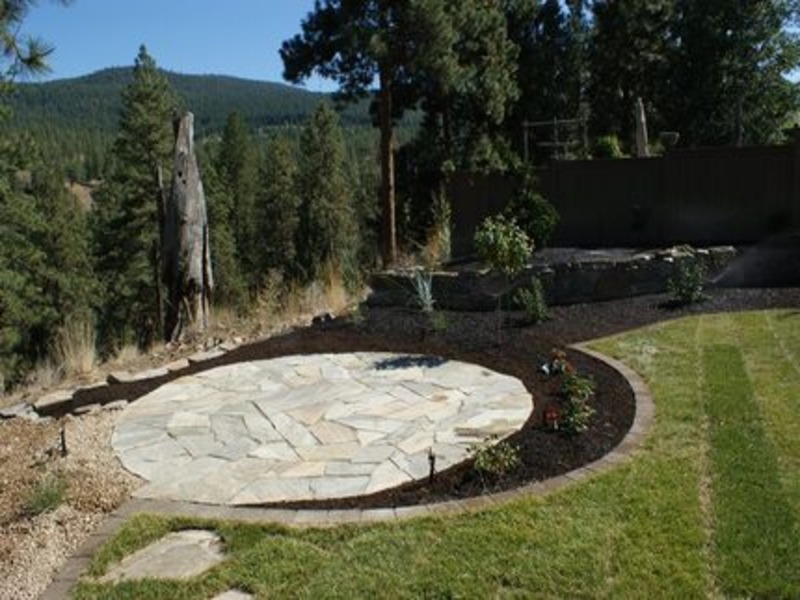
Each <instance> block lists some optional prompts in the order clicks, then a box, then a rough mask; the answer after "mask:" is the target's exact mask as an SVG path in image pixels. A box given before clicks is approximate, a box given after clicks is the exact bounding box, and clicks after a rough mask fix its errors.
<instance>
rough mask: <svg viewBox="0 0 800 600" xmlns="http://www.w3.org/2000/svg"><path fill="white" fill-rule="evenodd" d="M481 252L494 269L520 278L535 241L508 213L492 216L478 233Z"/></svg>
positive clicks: (499, 299)
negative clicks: (532, 240)
mask: <svg viewBox="0 0 800 600" xmlns="http://www.w3.org/2000/svg"><path fill="white" fill-rule="evenodd" d="M475 247H476V249H477V250H478V255H479V256H480V257H481V259H483V260H484V261H485V262H487V263H489V265H490V266H491V267H492V269H495V270H497V271H500V272H501V273H502V274H503V275H505V277H506V279H508V280H509V282H510V280H511V279H512V278H513V277H516V276H517V275H518V274H519V272H520V271H522V269H523V268H525V265H526V264H528V261H529V260H530V259H531V254H532V253H533V242H531V240H530V239H529V238H528V235H527V234H526V233H525V232H524V231H522V229H520V228H519V226H518V225H517V223H516V222H515V221H514V219H510V218H508V217H506V216H504V215H498V216H496V217H488V218H487V219H486V220H485V221H484V222H483V224H481V226H480V227H479V228H478V231H477V232H476V233H475ZM502 301H503V292H502V291H501V292H500V293H498V294H497V343H498V344H499V343H500V337H501V325H502V313H501V312H500V309H501V308H502V307H501V303H502Z"/></svg>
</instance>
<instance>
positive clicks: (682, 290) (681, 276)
mask: <svg viewBox="0 0 800 600" xmlns="http://www.w3.org/2000/svg"><path fill="white" fill-rule="evenodd" d="M705 276H706V270H705V267H704V266H703V263H702V262H701V261H700V260H698V259H697V258H696V257H694V256H693V257H691V258H686V259H684V260H682V261H681V262H680V264H679V265H678V272H677V273H676V274H675V275H674V276H673V277H671V278H670V279H669V281H668V282H667V291H669V293H670V294H671V295H672V297H673V299H674V300H675V302H677V303H679V304H692V303H694V302H700V301H702V300H705V299H706V298H707V296H706V294H705V293H704V291H703V290H704V285H705Z"/></svg>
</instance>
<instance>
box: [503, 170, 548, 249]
mask: <svg viewBox="0 0 800 600" xmlns="http://www.w3.org/2000/svg"><path fill="white" fill-rule="evenodd" d="M505 213H506V214H507V215H508V216H509V217H511V218H513V219H514V220H515V221H516V222H517V223H518V224H519V226H520V227H521V228H522V230H523V231H524V232H525V233H526V234H527V235H528V237H529V238H530V239H531V240H532V241H533V242H535V243H536V246H537V247H538V248H543V247H545V246H547V245H548V244H549V243H550V240H551V239H552V237H553V233H554V231H555V229H556V226H557V225H558V220H559V216H558V211H556V209H555V207H554V206H553V205H552V204H550V202H548V201H547V199H546V198H545V197H544V196H542V194H541V193H540V192H539V188H538V183H537V181H536V176H535V174H534V173H533V171H532V170H526V171H525V173H524V174H523V176H522V185H521V186H520V188H519V190H518V191H517V193H516V194H514V196H513V197H512V198H511V201H510V202H509V204H508V206H507V207H506V210H505Z"/></svg>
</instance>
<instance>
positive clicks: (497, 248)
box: [475, 215, 533, 279]
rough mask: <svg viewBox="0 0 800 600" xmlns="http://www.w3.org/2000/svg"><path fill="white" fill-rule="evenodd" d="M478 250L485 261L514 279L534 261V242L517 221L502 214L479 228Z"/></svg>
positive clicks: (476, 240)
mask: <svg viewBox="0 0 800 600" xmlns="http://www.w3.org/2000/svg"><path fill="white" fill-rule="evenodd" d="M475 248H476V249H477V251H478V255H479V256H480V257H481V259H482V260H483V261H485V262H486V263H488V264H489V266H491V267H492V268H493V269H496V270H497V271H500V272H501V273H503V275H505V276H506V277H508V278H509V279H510V278H512V277H515V276H516V275H518V274H519V272H520V271H522V269H523V268H525V265H526V264H527V263H528V261H529V260H530V259H531V254H532V252H533V242H532V241H531V240H530V238H529V237H528V234H527V233H525V232H524V231H523V230H522V229H521V228H520V227H519V225H517V223H516V221H515V220H514V219H513V218H509V217H507V216H505V215H498V216H496V217H488V218H487V219H486V220H484V222H483V223H482V224H481V226H480V227H479V228H478V231H477V232H476V233H475Z"/></svg>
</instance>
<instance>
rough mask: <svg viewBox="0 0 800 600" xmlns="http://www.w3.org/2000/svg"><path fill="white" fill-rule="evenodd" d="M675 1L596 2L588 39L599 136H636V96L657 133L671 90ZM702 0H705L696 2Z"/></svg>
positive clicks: (594, 119) (595, 128)
mask: <svg viewBox="0 0 800 600" xmlns="http://www.w3.org/2000/svg"><path fill="white" fill-rule="evenodd" d="M674 4H675V0H648V1H647V2H642V1H638V0H637V1H636V2H618V1H616V0H594V2H593V4H592V11H593V16H594V28H593V32H592V37H591V41H590V58H589V60H590V65H591V66H590V70H591V79H590V83H589V101H590V103H591V126H592V127H591V128H592V131H593V133H594V134H596V135H607V134H611V135H617V136H618V137H620V138H621V139H623V140H626V141H629V140H632V137H633V133H634V118H633V114H634V113H633V111H634V107H635V104H636V99H637V98H638V97H641V98H642V100H643V101H644V103H645V109H646V112H647V117H648V126H649V128H650V130H651V131H659V130H660V128H662V127H663V123H664V120H663V118H662V115H661V112H660V109H661V107H663V104H664V98H665V96H666V95H667V94H668V93H683V91H682V90H681V91H678V90H672V89H670V88H669V87H668V85H667V84H668V82H669V65H670V60H671V56H672V41H671V30H672V24H673V15H674ZM698 4H704V3H698Z"/></svg>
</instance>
